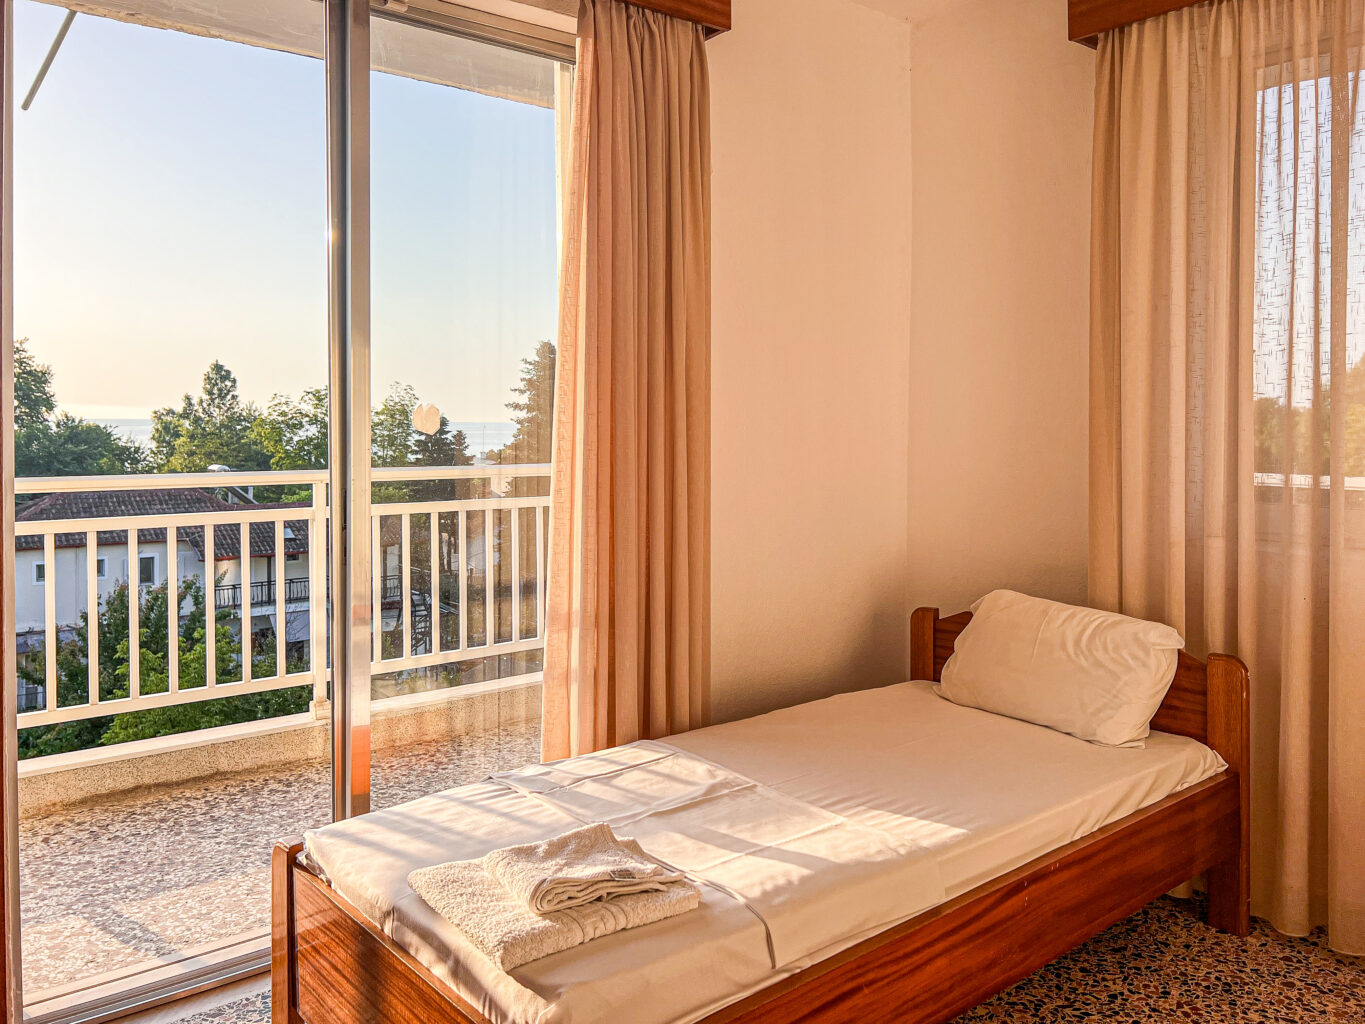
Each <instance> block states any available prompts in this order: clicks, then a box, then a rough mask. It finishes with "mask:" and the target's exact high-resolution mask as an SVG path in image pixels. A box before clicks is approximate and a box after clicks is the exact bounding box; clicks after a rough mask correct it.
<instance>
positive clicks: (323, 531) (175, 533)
mask: <svg viewBox="0 0 1365 1024" xmlns="http://www.w3.org/2000/svg"><path fill="white" fill-rule="evenodd" d="M372 477H373V480H374V482H375V483H376V484H379V483H400V482H404V481H423V482H427V481H433V480H450V481H454V480H487V481H489V486H488V488H487V490H488V492H490V494H491V495H492V496H487V497H477V498H449V499H446V498H443V499H439V500H419V501H405V502H388V503H376V504H375V505H373V507H372V511H371V519H370V535H371V550H372V555H373V562H372V565H373V566H374V567H375V571H374V572H373V573H372V577H373V588H374V592H373V608H374V640H373V643H372V652H373V655H372V658H373V660H372V669H373V671H374V672H375V673H377V674H378V673H392V672H402V671H405V670H408V669H418V668H430V667H436V666H443V665H458V664H459V663H462V662H469V661H474V660H476V659H482V658H487V657H490V656H494V655H503V654H513V653H519V652H527V651H534V650H538V649H540V648H542V647H543V646H544V639H543V638H544V626H545V563H546V551H547V547H546V542H547V530H548V516H549V498H548V497H544V496H529V497H523V496H515V495H511V494H508V493H507V492H508V491H509V490H510V486H509V485H510V484H511V482H513V481H516V480H540V481H548V477H549V467H548V466H545V465H534V466H453V467H414V468H401V469H387V468H376V469H374V470H373V471H372ZM326 481H327V474H326V473H325V472H323V471H314V470H300V471H288V472H272V473H193V474H158V475H129V476H98V477H32V478H20V479H18V480H16V481H15V490H16V492H17V493H19V494H50V493H55V492H68V493H70V492H96V491H103V492H114V491H149V490H165V489H168V488H186V487H189V488H203V489H205V490H219V489H221V488H224V487H235V488H239V489H244V488H247V487H278V486H283V485H288V486H290V487H300V486H308V487H310V488H311V492H312V494H311V500H310V501H309V502H307V503H303V504H298V505H290V506H285V507H269V506H260V507H258V506H254V505H250V504H244V505H242V506H240V508H233V509H231V510H229V511H212V512H192V513H177V514H173V515H127V516H105V517H94V518H88V519H62V520H56V519H54V520H25V521H20V522H16V523H15V535H16V536H17V537H41V538H42V558H43V563H44V565H45V566H46V567H50V568H49V569H46V570H45V576H46V579H45V582H44V585H43V586H42V588H41V591H40V594H41V596H40V598H34V599H35V600H41V601H42V603H43V611H42V621H43V628H42V633H43V643H42V647H41V653H39V652H38V651H35V652H34V653H35V657H36V658H38V659H40V661H41V663H42V664H43V665H44V666H45V672H44V673H43V675H44V678H45V680H46V685H45V687H44V688H43V699H42V701H41V704H40V705H39V706H38V707H37V708H36V709H34V710H29V711H24V712H23V713H21V714H20V715H19V728H21V729H25V728H30V727H32V726H39V725H50V724H55V723H58V722H69V721H75V720H79V719H85V718H94V717H100V716H106V715H113V714H121V713H124V712H129V711H139V710H143V709H147V708H157V707H167V706H170V705H176V704H186V703H191V702H194V701H203V700H213V699H217V698H222V697H229V696H235V695H239V694H245V693H260V692H263V691H268V690H280V689H286V688H289V687H295V686H312V687H313V692H314V700H315V701H316V702H318V703H322V702H325V700H326V698H327V674H328V667H327V659H326V651H327V618H328V617H327V613H326V599H327V586H326V571H327V570H326V565H327V560H326V557H325V539H326V537H327V522H328V509H327V503H326V490H327V486H326ZM536 489H538V490H548V487H546V486H541V487H538V488H536ZM300 523H303V524H305V525H306V533H307V545H306V548H307V550H306V551H305V552H302V553H300V552H298V551H295V550H287V549H286V543H285V540H286V533H287V531H288V530H290V527H289V526H288V525H287V524H300ZM253 526H254V527H256V529H255V530H253ZM262 528H264V530H265V532H266V534H267V535H268V536H270V537H273V544H268V545H267V550H265V551H264V552H263V551H262ZM225 530H234V531H235V532H234V534H233V539H234V541H235V543H234V547H235V548H236V551H235V553H234V554H232V555H231V556H230V557H229V558H227V559H222V558H218V557H217V556H216V553H215V550H214V549H215V538H216V537H222V536H224V531H225ZM146 531H156V532H157V537H156V539H155V540H149V541H148V542H147V543H148V545H149V546H150V545H151V544H155V545H158V546H159V545H161V544H162V543H164V545H165V551H166V552H167V553H168V557H167V558H166V559H165V560H164V563H165V564H163V565H162V566H161V571H162V574H163V576H164V581H163V582H164V585H165V586H166V589H167V607H168V608H178V609H180V611H181V614H180V615H167V616H166V618H167V620H168V621H167V624H166V627H165V628H166V629H167V630H168V635H167V639H166V649H167V652H168V654H167V658H166V665H165V672H166V675H167V683H166V685H165V687H164V688H162V687H160V686H158V687H157V688H156V690H155V692H144V689H143V686H142V682H143V673H142V666H141V664H140V662H141V655H142V651H141V647H142V644H141V643H139V638H140V637H141V636H142V631H143V627H142V624H141V623H140V621H139V619H140V615H141V607H140V605H141V602H140V601H130V602H129V604H128V635H129V644H128V651H129V653H128V659H127V669H128V673H127V696H119V697H116V698H112V699H111V698H107V697H103V696H101V693H100V682H101V680H100V660H101V659H100V656H99V639H100V638H99V635H98V634H99V630H97V629H88V630H87V631H86V632H87V635H88V641H87V643H88V652H87V656H86V659H85V660H86V667H85V676H86V686H85V690H84V692H83V693H82V694H81V695H80V696H81V697H82V698H83V699H81V700H79V701H71V700H70V699H69V698H67V699H63V700H60V701H59V699H58V686H57V682H58V650H59V643H60V641H59V631H61V630H62V629H63V627H66V628H67V629H68V631H69V628H70V627H71V626H72V625H74V624H75V623H76V621H77V620H78V619H79V613H80V612H84V611H86V610H91V609H98V608H99V607H101V590H100V585H101V582H102V576H101V574H100V572H98V571H97V562H98V560H99V559H100V558H101V557H104V558H106V560H107V558H108V555H107V554H104V555H102V554H101V549H104V551H105V552H108V551H109V549H110V547H111V545H110V543H109V541H108V536H109V534H110V533H114V534H115V535H118V534H125V535H126V541H124V540H119V541H118V542H117V544H118V546H119V547H125V546H126V550H127V565H129V566H138V565H139V560H138V553H139V547H140V538H139V535H140V534H141V533H143V532H146ZM161 531H164V533H165V540H164V542H163V541H162V540H161V539H160V534H161ZM253 533H254V534H255V540H256V544H255V553H254V557H255V559H256V561H257V562H258V563H261V562H263V560H264V559H265V558H273V560H274V569H273V572H274V577H273V578H272V579H269V580H254V579H252V576H253V566H252V559H253V543H252V542H253ZM101 534H104V535H105V539H104V541H103V542H102V541H101V538H100V535H101ZM71 535H76V536H77V546H78V547H79V546H81V545H79V543H78V540H79V537H80V535H84V545H83V547H84V561H85V567H84V572H83V573H77V572H72V573H71V574H69V577H68V578H63V576H62V575H61V573H60V572H59V571H57V569H58V566H59V563H58V560H57V558H56V552H57V548H58V540H59V538H62V540H63V546H65V547H69V546H71ZM190 538H193V539H194V540H195V541H197V546H196V547H195V550H196V551H197V552H198V560H199V561H200V563H201V565H200V566H199V571H198V572H197V573H196V574H194V575H197V576H198V577H199V579H200V583H201V584H202V585H203V586H205V588H206V589H207V588H208V587H209V586H212V592H213V602H212V604H213V606H214V609H215V618H217V617H218V615H217V613H218V612H223V611H227V612H231V611H232V610H234V609H235V610H237V614H236V615H235V616H233V615H229V616H228V619H229V620H230V621H235V622H236V625H237V630H238V636H239V640H240V644H241V655H240V679H233V680H221V679H218V678H217V671H216V668H217V657H216V652H215V645H216V641H217V637H216V633H217V630H205V644H206V648H207V650H206V658H205V666H204V674H205V676H206V678H205V680H204V681H203V682H202V683H200V684H198V685H194V686H185V687H182V686H181V685H180V683H181V680H180V668H181V665H180V644H179V643H178V638H179V636H180V633H181V629H182V624H184V623H185V620H186V614H185V612H184V609H183V607H182V605H183V598H184V593H185V592H184V589H183V585H184V580H185V579H186V578H188V576H182V573H181V570H180V568H179V562H180V559H179V558H178V557H177V554H176V553H177V552H178V551H179V550H180V549H179V544H180V542H181V541H188V540H189V539H190ZM298 546H299V545H298V544H297V543H296V544H295V547H296V548H297V547H298ZM421 548H425V550H424V551H421V552H420V556H421V561H422V564H417V562H416V560H415V558H416V556H417V555H418V553H419V549H421ZM286 553H287V554H300V561H302V562H305V563H306V570H307V571H306V575H304V576H302V577H300V578H297V579H286V580H285V585H284V586H283V587H280V586H277V582H278V577H279V573H280V572H281V570H282V568H283V566H284V564H285V559H284V557H283V556H284V555H285V554H286ZM72 564H73V565H75V564H78V563H72ZM224 564H226V566H227V568H226V569H223V568H221V567H222V566H224ZM291 564H293V563H291ZM168 566H169V568H170V569H172V570H174V571H169V572H167V571H165V570H166V569H167V567H168ZM208 566H212V567H213V569H212V570H211V574H212V576H213V580H214V582H213V583H212V584H210V583H209V582H208V580H207V577H208V576H209V575H210V570H208V569H207V568H205V567H208ZM380 567H383V571H380ZM264 571H265V570H264V569H263V568H261V567H260V566H259V565H258V566H257V567H256V568H255V572H254V574H255V575H261V574H263V573H264ZM234 572H235V575H236V576H237V579H238V580H239V581H240V582H236V583H229V584H219V583H218V582H217V581H218V580H220V579H221V578H222V576H223V575H224V574H231V573H234ZM490 575H491V576H492V579H491V580H490V578H489V577H490ZM490 584H491V585H490ZM158 585H160V583H159V584H158ZM244 585H245V586H247V587H248V588H249V593H250V595H251V606H250V609H251V611H250V615H247V614H246V613H245V611H244V610H243V609H242V588H243V586H244ZM64 589H67V590H68V592H67V593H66V594H63V593H62V591H63V590H64ZM74 589H80V590H83V591H84V594H75V593H71V592H70V591H71V590H74ZM300 604H306V606H307V607H306V609H304V608H299V607H298V606H299V605H300ZM73 605H74V606H75V607H76V608H77V611H76V612H75V613H72V612H70V610H69V609H70V608H72V607H73ZM59 606H60V607H62V608H63V609H64V612H63V614H61V615H59V613H58V609H59ZM291 606H292V607H291ZM64 618H65V619H66V620H69V621H63V619H64ZM262 618H264V619H265V620H266V623H265V626H264V628H262V626H261V625H259V620H261V619H262ZM272 629H273V636H271V635H270V634H271V631H272ZM257 632H260V633H262V634H263V638H262V639H261V640H260V641H258V639H257V637H256V636H255V633H257ZM257 642H266V643H273V644H274V650H275V661H274V666H275V671H273V672H272V673H271V674H270V675H268V676H264V677H262V676H255V675H253V645H254V644H255V643H257ZM143 643H145V640H144V641H143ZM291 655H292V659H293V660H292V662H291ZM300 662H302V665H303V667H300ZM291 668H292V669H294V670H293V671H291V670H290V669H291Z"/></svg>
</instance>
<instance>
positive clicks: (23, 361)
mask: <svg viewBox="0 0 1365 1024" xmlns="http://www.w3.org/2000/svg"><path fill="white" fill-rule="evenodd" d="M56 411H57V396H56V393H55V392H54V391H53V389H52V367H50V366H44V365H43V364H41V363H39V362H38V360H37V359H35V358H34V357H33V354H32V353H31V352H29V350H28V339H27V338H20V339H19V340H18V341H16V342H15V343H14V429H15V431H22V430H26V429H28V428H31V427H37V426H41V425H42V424H44V423H47V422H48V420H50V419H51V418H52V414H53V413H54V412H56Z"/></svg>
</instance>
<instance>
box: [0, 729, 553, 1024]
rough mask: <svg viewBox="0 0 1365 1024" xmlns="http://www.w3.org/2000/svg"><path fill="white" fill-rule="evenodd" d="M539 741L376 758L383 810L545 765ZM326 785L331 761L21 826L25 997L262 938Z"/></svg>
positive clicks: (515, 735) (441, 745)
mask: <svg viewBox="0 0 1365 1024" xmlns="http://www.w3.org/2000/svg"><path fill="white" fill-rule="evenodd" d="M539 737H540V729H539V723H532V724H531V725H529V726H517V727H511V728H500V729H496V730H491V731H489V732H485V733H482V734H480V735H473V736H461V737H455V738H451V739H446V740H439V741H435V742H426V743H418V744H413V745H410V746H406V747H400V748H393V749H387V750H379V751H376V753H375V764H374V770H373V779H374V803H375V806H377V807H379V806H389V805H392V804H396V803H401V802H402V801H405V800H410V799H413V798H415V797H418V796H423V795H426V794H428V793H434V792H437V791H439V790H442V789H448V788H450V787H451V786H456V785H460V784H462V783H465V782H471V781H476V780H478V779H482V778H484V777H485V776H487V775H488V774H489V773H490V772H492V771H497V770H500V769H505V768H509V767H516V766H520V765H522V764H526V763H529V762H532V761H538V760H539V743H540V739H539ZM329 775H330V772H329V770H328V766H327V765H326V764H325V763H309V764H303V765H290V766H287V767H284V768H276V769H262V770H253V771H250V772H242V773H238V774H233V775H228V776H220V777H216V778H212V779H205V780H197V781H194V782H188V783H185V784H182V785H179V786H163V787H157V788H154V789H146V790H141V791H136V792H133V793H130V794H127V795H122V796H119V797H115V798H111V799H108V800H103V801H100V802H98V803H91V804H87V805H83V806H78V807H71V808H64V809H62V810H60V811H58V812H55V813H53V814H49V815H44V816H41V817H33V818H30V819H27V820H25V821H23V822H21V825H20V858H21V859H20V874H21V879H20V892H21V900H22V915H23V971H24V985H25V990H26V992H27V994H28V995H29V997H30V998H32V997H33V996H34V995H35V994H36V993H37V992H39V991H41V990H44V989H50V988H53V987H56V986H61V985H65V984H68V983H71V982H75V981H79V980H82V979H86V978H90V977H93V976H95V975H99V974H104V973H106V972H110V971H116V970H123V969H128V968H134V967H137V966H140V965H147V964H150V963H153V962H157V961H159V962H162V963H167V962H172V961H174V960H176V959H179V958H180V957H181V954H182V951H184V950H187V949H193V948H194V947H199V946H205V945H208V944H211V943H215V942H220V941H222V940H225V939H230V938H233V937H236V936H239V935H242V934H244V933H248V932H253V931H263V930H265V929H266V928H267V927H268V925H269V919H270V918H269V912H270V875H269V858H270V848H271V845H272V843H273V842H274V840H276V839H278V838H281V837H286V836H292V835H297V834H298V833H300V832H302V831H303V830H304V829H306V828H311V827H315V826H317V825H320V824H323V823H325V822H326V821H327V820H328V816H329V814H330V811H329V807H330V803H329V800H328V785H329ZM206 1019H208V1020H216V1019H218V1018H206ZM225 1019H230V1018H225Z"/></svg>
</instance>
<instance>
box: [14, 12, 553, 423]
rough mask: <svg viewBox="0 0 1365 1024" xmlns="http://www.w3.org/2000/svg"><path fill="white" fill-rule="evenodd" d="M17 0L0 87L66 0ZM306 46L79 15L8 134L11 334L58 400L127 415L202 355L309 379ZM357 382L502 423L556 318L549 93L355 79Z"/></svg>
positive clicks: (175, 389) (313, 134)
mask: <svg viewBox="0 0 1365 1024" xmlns="http://www.w3.org/2000/svg"><path fill="white" fill-rule="evenodd" d="M64 13H65V12H64V11H63V10H62V9H60V8H57V7H52V6H48V5H44V4H39V3H36V2H33V0H20V2H19V3H17V4H16V6H15V76H14V81H15V94H16V96H17V97H20V98H22V96H23V95H24V94H25V93H26V92H27V90H28V87H29V84H30V83H31V82H32V80H33V75H34V73H35V72H36V70H37V67H38V65H39V63H40V62H41V60H42V57H43V54H44V53H45V52H46V50H47V47H48V45H49V44H50V43H51V41H52V38H53V36H54V35H55V34H56V31H57V28H58V26H59V24H60V22H61V19H62V17H63V15H64ZM323 87H324V82H323V67H322V62H321V61H319V60H316V59H313V58H309V57H301V56H297V55H294V54H286V53H279V52H275V51H270V50H265V49H261V48H258V47H251V46H246V45H242V44H238V43H229V42H224V41H221V40H214V39H206V38H201V37H197V36H190V35H186V34H182V33H178V32H168V31H163V30H159V29H151V28H145V27H142V26H135V25H127V24H123V23H119V22H114V21H110V20H108V19H104V18H97V17H93V16H90V15H80V16H78V17H77V18H76V20H75V22H74V24H73V25H72V28H71V31H70V34H69V35H68V36H67V39H66V41H65V43H64V44H63V46H62V49H61V51H60V52H59V54H58V55H57V58H56V60H55V62H54V64H53V66H52V69H51V71H50V72H49V74H48V76H47V79H46V81H45V82H44V84H43V86H42V88H41V90H40V91H39V93H38V96H37V98H36V99H35V101H34V103H33V105H32V107H31V108H30V109H29V110H27V111H18V110H16V119H15V139H14V164H15V178H14V205H15V236H14V252H15V256H14V265H15V292H14V299H15V302H14V305H15V319H14V328H15V337H16V338H25V337H27V338H28V339H30V340H29V349H30V351H31V352H32V353H33V354H34V356H35V357H36V358H37V359H38V360H39V361H40V362H44V363H48V364H50V365H51V366H52V368H53V370H54V372H55V386H56V391H57V398H58V403H59V407H60V408H61V409H64V410H66V411H69V412H72V413H75V414H77V415H83V416H86V417H88V418H92V419H114V418H126V419H142V418H146V417H148V416H150V414H151V411H152V410H153V409H154V408H158V407H161V406H166V405H178V404H179V402H180V398H181V396H182V395H183V394H184V393H185V392H195V393H197V392H198V390H199V385H200V379H201V378H202V376H203V373H204V370H205V369H206V368H207V366H208V364H209V363H210V362H211V361H212V360H214V359H218V360H221V361H222V362H223V363H224V364H226V365H227V366H228V367H229V368H231V369H232V370H233V371H234V372H235V373H236V374H237V377H238V380H239V382H240V385H241V389H242V392H243V395H244V397H246V398H247V399H249V400H252V401H255V402H257V403H262V404H263V403H265V402H266V401H268V400H269V399H270V397H271V396H272V395H273V394H275V393H285V394H291V395H296V394H297V393H298V392H299V391H301V390H302V389H303V388H305V387H311V386H318V385H322V384H324V383H326V379H327V333H326V332H327V306H326V300H327V281H326V249H325V235H326V195H325V188H326V176H325V151H324V129H325V125H324V91H323ZM371 94H372V95H371V111H372V112H371V122H372V127H371V161H372V170H371V174H372V197H373V198H372V203H373V213H372V223H373V241H372V277H373V283H372V295H373V298H372V338H373V342H372V345H373V356H372V357H373V365H374V371H373V374H372V387H373V389H374V392H375V395H376V398H378V397H380V396H382V395H383V394H384V393H385V392H387V390H388V387H389V385H390V383H391V382H393V381H401V382H403V383H408V384H411V385H413V386H414V387H415V388H416V389H417V392H418V395H419V397H420V398H421V399H422V400H423V401H428V402H434V403H435V404H437V405H438V407H439V408H440V409H441V411H442V412H443V413H444V414H446V415H447V416H448V417H449V418H450V419H451V420H452V421H457V422H458V421H505V420H507V419H509V414H508V412H507V410H506V407H505V403H506V402H507V401H508V399H509V398H510V397H511V396H510V394H509V389H510V388H511V387H512V386H513V385H514V384H515V383H516V382H517V379H518V370H519V365H520V360H521V359H522V357H524V356H527V355H530V354H531V352H532V351H533V349H534V347H535V345H536V343H537V342H539V341H540V340H543V339H549V338H553V337H554V334H555V324H556V314H557V308H556V305H557V300H556V255H555V244H556V240H555V166H554V156H555V146H554V115H553V112H552V111H549V110H546V109H542V108H538V107H534V106H530V105H527V104H519V103H514V102H511V101H508V100H502V99H497V98H491V97H487V96H482V95H479V94H476V93H472V92H466V91H463V90H460V89H455V88H450V87H448V86H441V85H433V84H430V83H425V82H418V81H414V80H411V79H406V78H400V77H397V76H393V75H387V74H376V75H374V76H373V77H372V85H371Z"/></svg>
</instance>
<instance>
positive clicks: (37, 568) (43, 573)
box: [33, 562, 47, 586]
mask: <svg viewBox="0 0 1365 1024" xmlns="http://www.w3.org/2000/svg"><path fill="white" fill-rule="evenodd" d="M46 579H47V565H46V564H45V563H43V562H38V563H37V564H35V565H34V566H33V582H34V584H36V585H37V586H42V585H43V582H44V581H45V580H46Z"/></svg>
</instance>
